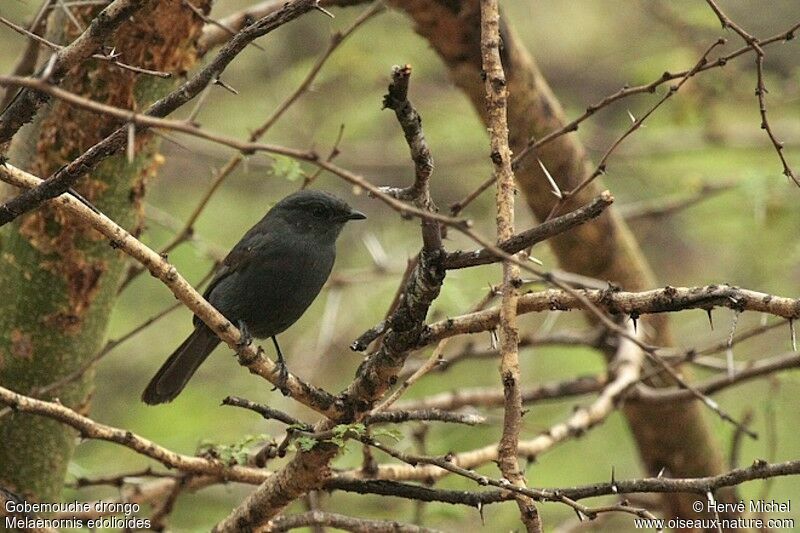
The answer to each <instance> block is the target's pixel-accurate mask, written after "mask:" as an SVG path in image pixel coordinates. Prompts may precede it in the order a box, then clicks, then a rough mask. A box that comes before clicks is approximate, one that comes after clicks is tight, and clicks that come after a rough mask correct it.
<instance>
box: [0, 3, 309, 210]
mask: <svg viewBox="0 0 800 533" xmlns="http://www.w3.org/2000/svg"><path fill="white" fill-rule="evenodd" d="M123 1H124V0H116V2H115V3H117V2H123ZM134 4H136V3H135V2H134ZM137 5H140V4H137ZM315 6H316V0H294V1H292V2H288V3H286V4H285V5H284V6H283V7H282V8H281V9H280V10H278V11H276V12H274V13H272V14H270V15H268V16H266V17H264V18H262V19H259V20H257V21H255V22H253V23H252V24H250V25H248V26H246V27H244V28H243V29H242V30H241V31H239V32H238V33H237V34H236V35H235V36H234V37H233V38H232V39H231V40H229V41H228V42H227V43H226V44H225V46H223V47H222V49H221V50H220V51H219V53H218V54H217V56H216V57H215V58H214V59H213V60H212V61H211V62H210V63H208V64H207V65H206V66H205V67H203V68H202V69H201V70H200V71H199V72H197V73H196V74H195V75H194V76H192V77H191V78H190V79H189V80H188V81H186V82H185V83H184V84H182V85H181V86H180V87H178V88H177V89H175V90H174V91H172V92H171V93H169V94H168V95H167V96H165V97H163V98H161V99H160V100H158V101H157V102H155V103H154V104H153V105H151V106H150V107H149V108H148V109H147V111H146V112H145V115H146V116H148V117H163V116H166V115H168V114H169V113H172V112H173V111H175V110H176V109H177V108H179V107H180V106H182V105H183V104H185V103H186V102H188V101H189V100H191V99H192V98H194V97H195V96H197V95H198V94H200V92H201V91H202V90H203V89H205V88H206V86H208V85H209V84H210V83H213V82H215V81H217V80H219V76H220V75H221V74H222V72H223V71H224V70H225V68H226V67H227V66H228V65H229V64H230V63H231V61H233V59H234V58H235V57H236V56H237V55H238V54H239V53H240V52H241V51H242V50H243V49H244V48H245V47H246V46H247V45H248V44H249V43H250V42H252V41H253V40H255V39H257V38H259V37H262V36H264V35H266V34H267V33H269V32H271V31H273V30H274V29H276V28H278V27H280V26H282V25H284V24H286V23H287V22H290V21H292V20H294V19H295V18H297V17H299V16H300V15H302V14H304V13H307V12H308V11H310V10H312V9H314V8H315ZM95 20H98V19H95ZM93 24H94V22H93ZM91 27H92V26H90V28H91ZM87 31H89V30H87ZM65 50H66V49H65ZM92 52H94V50H93V49H92ZM12 106H13V104H12ZM31 116H32V113H31ZM29 119H30V117H28V120H29ZM134 123H135V122H134ZM20 125H21V124H20ZM137 125H138V124H137ZM17 129H18V128H17ZM145 129H146V128H145ZM15 131H16V129H14V130H13V131H12V132H11V135H13V133H14V132H15ZM1 133H2V131H0V139H3V138H4V137H3V136H2V135H1ZM140 133H141V132H140ZM129 135H130V131H129V128H128V125H127V124H126V125H124V126H122V127H120V128H118V129H117V130H116V131H115V132H114V133H112V134H111V135H109V136H108V137H106V138H105V139H103V140H102V141H100V142H99V143H97V144H95V145H94V146H92V147H91V148H89V150H87V151H86V152H84V153H83V154H82V155H81V156H80V157H78V158H77V159H74V160H73V161H72V162H71V163H69V164H68V165H66V166H64V167H63V168H61V169H59V170H58V171H57V172H56V173H55V174H53V175H52V176H51V177H49V178H48V179H47V180H45V182H44V183H43V184H41V185H39V186H37V187H36V188H34V189H32V190H30V191H25V192H23V193H22V194H20V195H19V196H18V197H16V198H14V199H12V200H10V201H8V202H6V203H4V204H3V205H2V206H0V225H3V224H7V223H8V222H10V221H12V220H14V219H15V218H16V217H18V216H19V215H21V214H22V213H24V212H26V211H29V210H31V209H33V208H35V207H36V206H38V205H40V204H41V203H42V202H44V201H46V200H49V199H51V198H55V197H56V196H58V195H59V194H62V193H64V192H66V191H67V190H68V189H70V188H71V187H72V186H73V185H75V183H76V182H77V181H78V179H80V178H81V177H82V176H84V175H85V174H86V173H88V172H90V171H91V170H92V169H93V168H94V167H95V166H97V165H98V164H99V163H100V161H102V160H103V159H105V158H107V157H109V156H111V155H113V154H115V153H116V152H118V151H119V150H120V149H122V148H123V147H124V146H126V144H127V142H128V136H129ZM8 138H10V135H9V136H8Z"/></svg>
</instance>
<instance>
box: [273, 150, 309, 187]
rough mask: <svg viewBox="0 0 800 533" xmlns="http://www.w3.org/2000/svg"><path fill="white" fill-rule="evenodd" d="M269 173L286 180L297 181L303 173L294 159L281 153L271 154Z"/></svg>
mask: <svg viewBox="0 0 800 533" xmlns="http://www.w3.org/2000/svg"><path fill="white" fill-rule="evenodd" d="M270 174H271V175H273V176H276V177H279V178H284V179H286V180H287V181H297V179H298V178H300V176H302V175H303V169H302V167H300V163H299V162H298V161H297V160H296V159H292V158H291V157H286V156H283V155H276V156H273V161H272V167H271V168H270Z"/></svg>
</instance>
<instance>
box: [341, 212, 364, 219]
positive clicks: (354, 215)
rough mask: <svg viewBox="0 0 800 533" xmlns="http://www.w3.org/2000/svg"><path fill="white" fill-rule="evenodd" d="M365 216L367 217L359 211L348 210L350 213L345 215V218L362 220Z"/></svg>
mask: <svg viewBox="0 0 800 533" xmlns="http://www.w3.org/2000/svg"><path fill="white" fill-rule="evenodd" d="M365 218H367V215H365V214H364V213H362V212H361V211H350V214H349V215H347V219H346V220H364V219H365Z"/></svg>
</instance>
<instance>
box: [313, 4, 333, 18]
mask: <svg viewBox="0 0 800 533" xmlns="http://www.w3.org/2000/svg"><path fill="white" fill-rule="evenodd" d="M314 9H316V10H317V11H322V12H323V13H325V14H326V15H328V16H329V17H330V18H332V19H335V18H336V17H335V16H334V14H333V13H331V12H330V11H328V10H327V9H325V8H324V7H322V6H321V5H319V4H314Z"/></svg>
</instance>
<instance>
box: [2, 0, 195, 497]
mask: <svg viewBox="0 0 800 533" xmlns="http://www.w3.org/2000/svg"><path fill="white" fill-rule="evenodd" d="M194 4H195V5H197V6H198V7H200V8H202V9H204V10H208V8H209V7H210V0H205V1H202V2H197V1H195V2H194ZM99 9H100V8H99V7H98V6H83V7H76V8H73V13H74V14H75V15H76V17H77V18H78V19H79V20H80V21H82V22H83V23H84V24H85V23H87V22H88V21H89V20H91V18H92V17H93V16H94V15H95V14H96V13H97V12H98V11H99ZM59 13H60V10H54V15H53V16H52V17H51V20H50V21H49V23H48V37H49V38H50V40H53V41H55V42H62V43H66V42H70V41H71V40H72V39H74V38H75V37H76V36H77V29H75V27H74V25H72V24H71V23H70V22H69V21H67V20H65V19H64V17H63V14H61V15H59ZM202 25H203V22H202V20H200V19H199V17H197V16H196V15H195V14H194V13H193V12H192V11H191V10H190V9H188V8H187V7H186V6H185V5H183V3H182V2H181V1H180V0H168V1H159V2H150V5H148V6H146V7H144V8H143V9H142V10H141V11H139V12H138V13H137V14H136V15H135V16H133V17H132V18H131V20H129V21H127V22H126V23H124V24H123V25H122V26H121V27H120V28H119V29H118V30H117V31H116V33H115V34H114V36H113V38H112V39H111V42H109V43H107V45H108V47H109V49H111V48H113V49H114V50H115V52H117V53H119V54H120V61H123V62H125V63H128V64H131V65H136V66H140V67H144V68H148V69H154V70H160V71H167V72H171V73H173V74H175V75H176V77H177V75H181V74H183V73H185V72H186V71H187V70H188V69H189V68H190V67H191V66H192V65H193V63H194V62H195V59H196V50H195V48H194V42H195V41H196V39H197V37H198V36H199V35H200V32H201V30H202ZM174 79H175V77H174V78H173V80H164V79H161V78H155V77H150V76H145V75H141V74H136V73H133V72H130V71H127V70H122V69H120V68H118V67H116V66H114V65H112V64H110V63H108V62H105V61H99V60H89V61H86V62H84V63H83V64H81V65H79V66H78V67H76V68H74V69H73V70H72V71H70V72H69V73H68V75H67V76H66V78H65V79H64V81H63V82H62V87H63V88H64V89H66V90H68V91H70V92H73V93H76V94H80V95H82V96H85V97H88V98H91V99H93V100H96V101H99V102H103V103H106V104H110V105H114V106H118V107H124V108H128V109H142V108H143V107H145V106H147V105H148V104H149V103H151V102H153V101H155V100H156V99H158V98H159V97H161V96H163V95H164V94H165V93H166V92H167V91H168V90H169V89H171V88H172V87H173V85H174ZM118 126H119V123H118V122H117V121H116V120H113V119H111V118H109V117H106V116H102V115H97V114H92V113H89V112H87V111H84V110H79V109H76V108H73V107H71V106H68V105H65V104H63V103H62V102H58V101H53V102H50V103H49V104H48V105H47V106H46V107H44V108H42V109H40V111H39V113H38V115H37V116H36V118H35V119H34V121H33V122H32V123H30V124H28V125H26V126H25V127H23V128H22V129H21V130H20V131H19V132H18V133H17V135H16V136H15V138H14V141H13V143H12V146H11V150H10V153H9V157H10V158H11V160H12V162H13V163H14V164H15V165H17V166H20V167H22V168H26V169H28V170H30V171H31V172H33V173H34V174H36V175H39V176H42V177H46V176H48V175H50V174H52V173H53V172H54V171H56V170H57V169H58V168H59V167H61V166H62V165H64V164H66V163H67V162H69V161H70V160H72V159H74V158H75V157H77V156H78V155H80V154H81V153H82V152H83V151H85V150H86V149H88V148H89V147H91V146H92V145H93V144H95V143H96V142H98V141H100V140H101V139H102V138H104V137H105V136H106V135H107V134H109V133H111V132H112V131H113V130H114V129H115V128H116V127H118ZM135 141H136V142H135V146H134V148H135V157H134V158H133V160H132V161H130V162H129V161H128V160H127V158H126V156H125V155H124V154H122V155H117V156H114V157H111V158H109V159H107V160H106V161H104V162H103V163H101V164H100V165H99V166H98V167H97V168H96V169H95V170H93V171H92V172H91V174H90V175H88V176H85V177H84V178H82V179H81V180H80V182H79V184H78V186H76V190H77V192H78V193H80V194H81V195H82V196H83V197H85V198H86V199H87V200H89V201H90V202H92V203H93V204H94V205H96V206H97V207H98V208H99V209H101V210H102V211H103V212H104V213H105V214H106V215H108V216H109V217H111V218H112V219H114V220H115V221H117V222H118V223H119V224H120V225H122V226H123V227H126V228H129V229H131V230H132V231H136V230H137V229H138V228H139V227H140V226H141V217H142V210H141V203H142V200H143V194H144V190H145V186H146V182H147V179H148V178H149V177H151V176H152V175H153V174H154V173H155V171H156V169H157V167H158V165H159V163H160V161H161V156H160V155H159V154H158V147H157V143H156V142H155V140H154V138H153V137H152V136H151V135H149V134H146V133H145V134H141V133H140V134H137V135H136V138H135ZM5 194H6V195H7V196H8V195H13V194H16V191H12V190H6V191H5ZM124 267H125V257H124V256H123V255H122V254H121V253H120V252H119V251H117V250H114V249H113V248H112V247H111V246H109V244H108V242H106V241H105V239H103V238H101V236H100V235H99V234H98V233H96V232H95V231H94V230H92V229H90V228H88V227H87V226H85V225H84V224H82V223H80V222H79V221H77V220H75V219H73V218H71V217H69V216H68V215H66V214H64V213H63V212H61V211H59V210H57V209H55V208H54V207H53V206H52V205H49V204H45V205H43V206H42V207H41V208H39V209H37V210H35V211H33V212H31V213H28V214H26V215H24V216H22V217H20V218H19V219H17V220H15V221H14V222H13V223H12V224H8V225H6V226H5V227H3V228H2V230H0V331H2V332H4V335H3V336H2V337H0V383H2V384H3V386H6V387H9V388H11V389H13V390H16V391H19V392H21V393H28V392H30V391H31V390H32V389H34V388H36V387H42V386H45V385H48V384H49V383H52V382H54V381H56V380H58V379H59V378H61V377H63V376H65V375H67V374H69V373H71V372H72V371H73V370H74V369H75V368H76V367H78V366H79V365H80V364H82V363H83V362H84V361H85V360H87V359H88V358H90V357H92V355H93V354H94V353H95V352H96V351H97V350H98V349H99V348H100V345H101V343H102V340H103V336H104V334H105V329H106V326H107V323H108V317H109V315H110V312H111V309H112V307H113V304H114V300H115V298H116V293H117V287H118V285H119V282H120V280H121V277H122V275H123V274H124ZM92 380H93V374H92V373H91V372H89V373H87V374H86V375H85V376H83V378H82V379H81V380H79V381H76V382H75V383H72V384H70V385H68V386H65V387H64V388H62V389H61V390H58V391H54V392H53V393H52V394H51V395H49V396H48V398H55V397H57V398H58V399H59V400H60V401H61V402H63V403H64V404H66V405H68V406H70V407H73V408H75V409H77V410H79V411H82V412H86V411H88V409H89V405H90V398H91V385H92ZM75 437H76V435H75V432H74V431H72V430H69V429H66V428H65V427H63V426H62V425H60V424H58V423H57V422H55V421H52V420H47V419H44V418H37V417H32V416H29V415H24V414H20V413H13V412H12V413H11V414H9V415H8V416H6V417H4V418H3V419H0V442H2V443H3V445H2V446H0V485H3V486H5V487H8V488H10V489H11V490H14V491H16V492H18V493H20V494H22V495H24V496H25V497H29V498H32V499H35V500H40V501H47V500H54V499H57V498H58V496H59V494H60V492H61V486H62V484H63V479H64V475H65V472H66V468H67V465H68V463H69V460H70V458H71V456H72V451H73V448H74V442H75Z"/></svg>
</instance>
